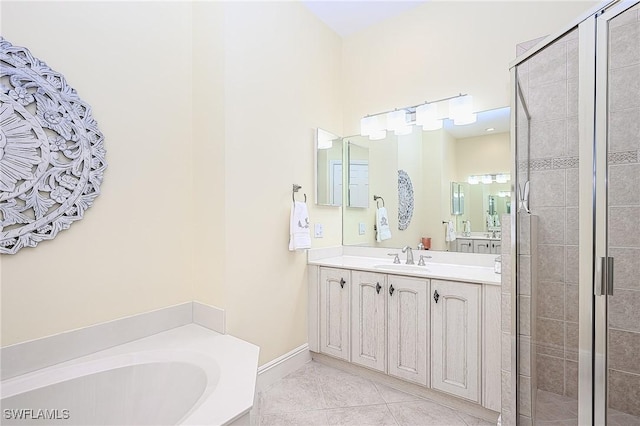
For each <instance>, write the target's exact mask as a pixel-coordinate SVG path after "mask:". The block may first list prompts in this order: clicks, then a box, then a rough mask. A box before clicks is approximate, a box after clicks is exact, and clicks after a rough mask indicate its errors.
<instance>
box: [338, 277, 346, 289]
mask: <svg viewBox="0 0 640 426" xmlns="http://www.w3.org/2000/svg"><path fill="white" fill-rule="evenodd" d="M346 283H347V282H346V281H345V280H344V278H340V288H344V285H345V284H346Z"/></svg>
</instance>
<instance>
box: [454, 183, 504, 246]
mask: <svg viewBox="0 0 640 426" xmlns="http://www.w3.org/2000/svg"><path fill="white" fill-rule="evenodd" d="M457 184H458V185H460V186H461V187H462V191H464V192H465V194H466V202H467V205H468V210H467V212H463V213H462V214H461V215H459V216H456V229H458V230H462V231H461V232H464V231H467V232H484V233H486V232H493V231H496V232H499V231H500V217H501V216H502V215H503V214H509V213H511V193H510V191H511V186H510V183H509V182H507V183H498V182H492V183H490V184H483V183H477V184H469V183H468V182H464V183H457ZM465 222H467V225H466V227H467V229H465ZM465 236H468V235H465Z"/></svg>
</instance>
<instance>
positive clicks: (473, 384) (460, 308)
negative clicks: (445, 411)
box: [431, 280, 482, 402]
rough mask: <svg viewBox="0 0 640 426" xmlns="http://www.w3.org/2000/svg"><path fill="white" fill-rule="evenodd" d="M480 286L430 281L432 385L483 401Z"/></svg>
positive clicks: (454, 393) (467, 397)
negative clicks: (481, 394)
mask: <svg viewBox="0 0 640 426" xmlns="http://www.w3.org/2000/svg"><path fill="white" fill-rule="evenodd" d="M481 287H482V286H481V285H478V284H465V283H459V282H451V281H440V280H431V324H432V328H431V387H432V388H434V389H438V390H441V391H444V392H448V393H450V394H453V395H456V396H459V397H462V398H466V399H469V400H471V401H474V402H480V386H479V385H480V350H479V349H480V291H481Z"/></svg>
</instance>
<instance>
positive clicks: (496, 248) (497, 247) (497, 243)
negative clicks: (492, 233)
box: [491, 240, 502, 254]
mask: <svg viewBox="0 0 640 426" xmlns="http://www.w3.org/2000/svg"><path fill="white" fill-rule="evenodd" d="M500 253H502V241H501V240H491V254H500Z"/></svg>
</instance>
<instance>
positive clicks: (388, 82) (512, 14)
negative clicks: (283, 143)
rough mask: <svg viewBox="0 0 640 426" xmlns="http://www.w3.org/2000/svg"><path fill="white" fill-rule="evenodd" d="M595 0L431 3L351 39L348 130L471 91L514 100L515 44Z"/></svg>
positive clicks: (486, 104)
mask: <svg viewBox="0 0 640 426" xmlns="http://www.w3.org/2000/svg"><path fill="white" fill-rule="evenodd" d="M598 3H599V2H594V1H564V2H563V1H557V2H556V1H554V2H540V1H532V2H527V1H494V2H486V1H477V2H474V1H430V2H426V3H424V4H422V5H420V6H418V7H415V8H413V9H411V10H409V11H407V12H405V13H402V14H400V15H398V16H396V17H394V18H391V19H389V20H386V21H383V22H381V23H379V24H377V25H374V26H371V27H369V28H367V29H365V30H363V31H361V32H358V33H356V34H354V35H352V36H349V37H347V38H345V40H344V48H343V50H342V55H343V58H344V63H343V73H344V82H345V85H344V88H345V90H344V112H345V114H344V131H345V134H354V133H357V132H359V120H360V118H361V117H364V116H365V115H367V114H372V113H375V112H379V111H387V110H390V109H393V108H400V107H404V106H408V105H416V104H419V103H422V102H425V101H426V100H435V99H440V98H445V97H449V96H453V95H456V94H458V93H460V92H464V93H469V94H471V95H473V97H474V104H475V105H476V107H477V110H478V111H483V110H488V109H493V108H499V107H504V106H506V105H509V63H510V62H511V61H512V60H513V59H515V49H516V47H515V46H516V44H517V43H521V42H523V41H527V40H531V39H534V38H537V37H540V36H544V35H547V34H550V33H553V32H556V31H559V30H561V29H562V27H563V26H564V25H567V24H568V23H569V22H571V21H573V20H574V19H576V18H577V17H578V16H579V15H580V14H582V13H583V12H585V11H586V10H588V9H589V8H591V7H593V6H594V5H596V4H598Z"/></svg>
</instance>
